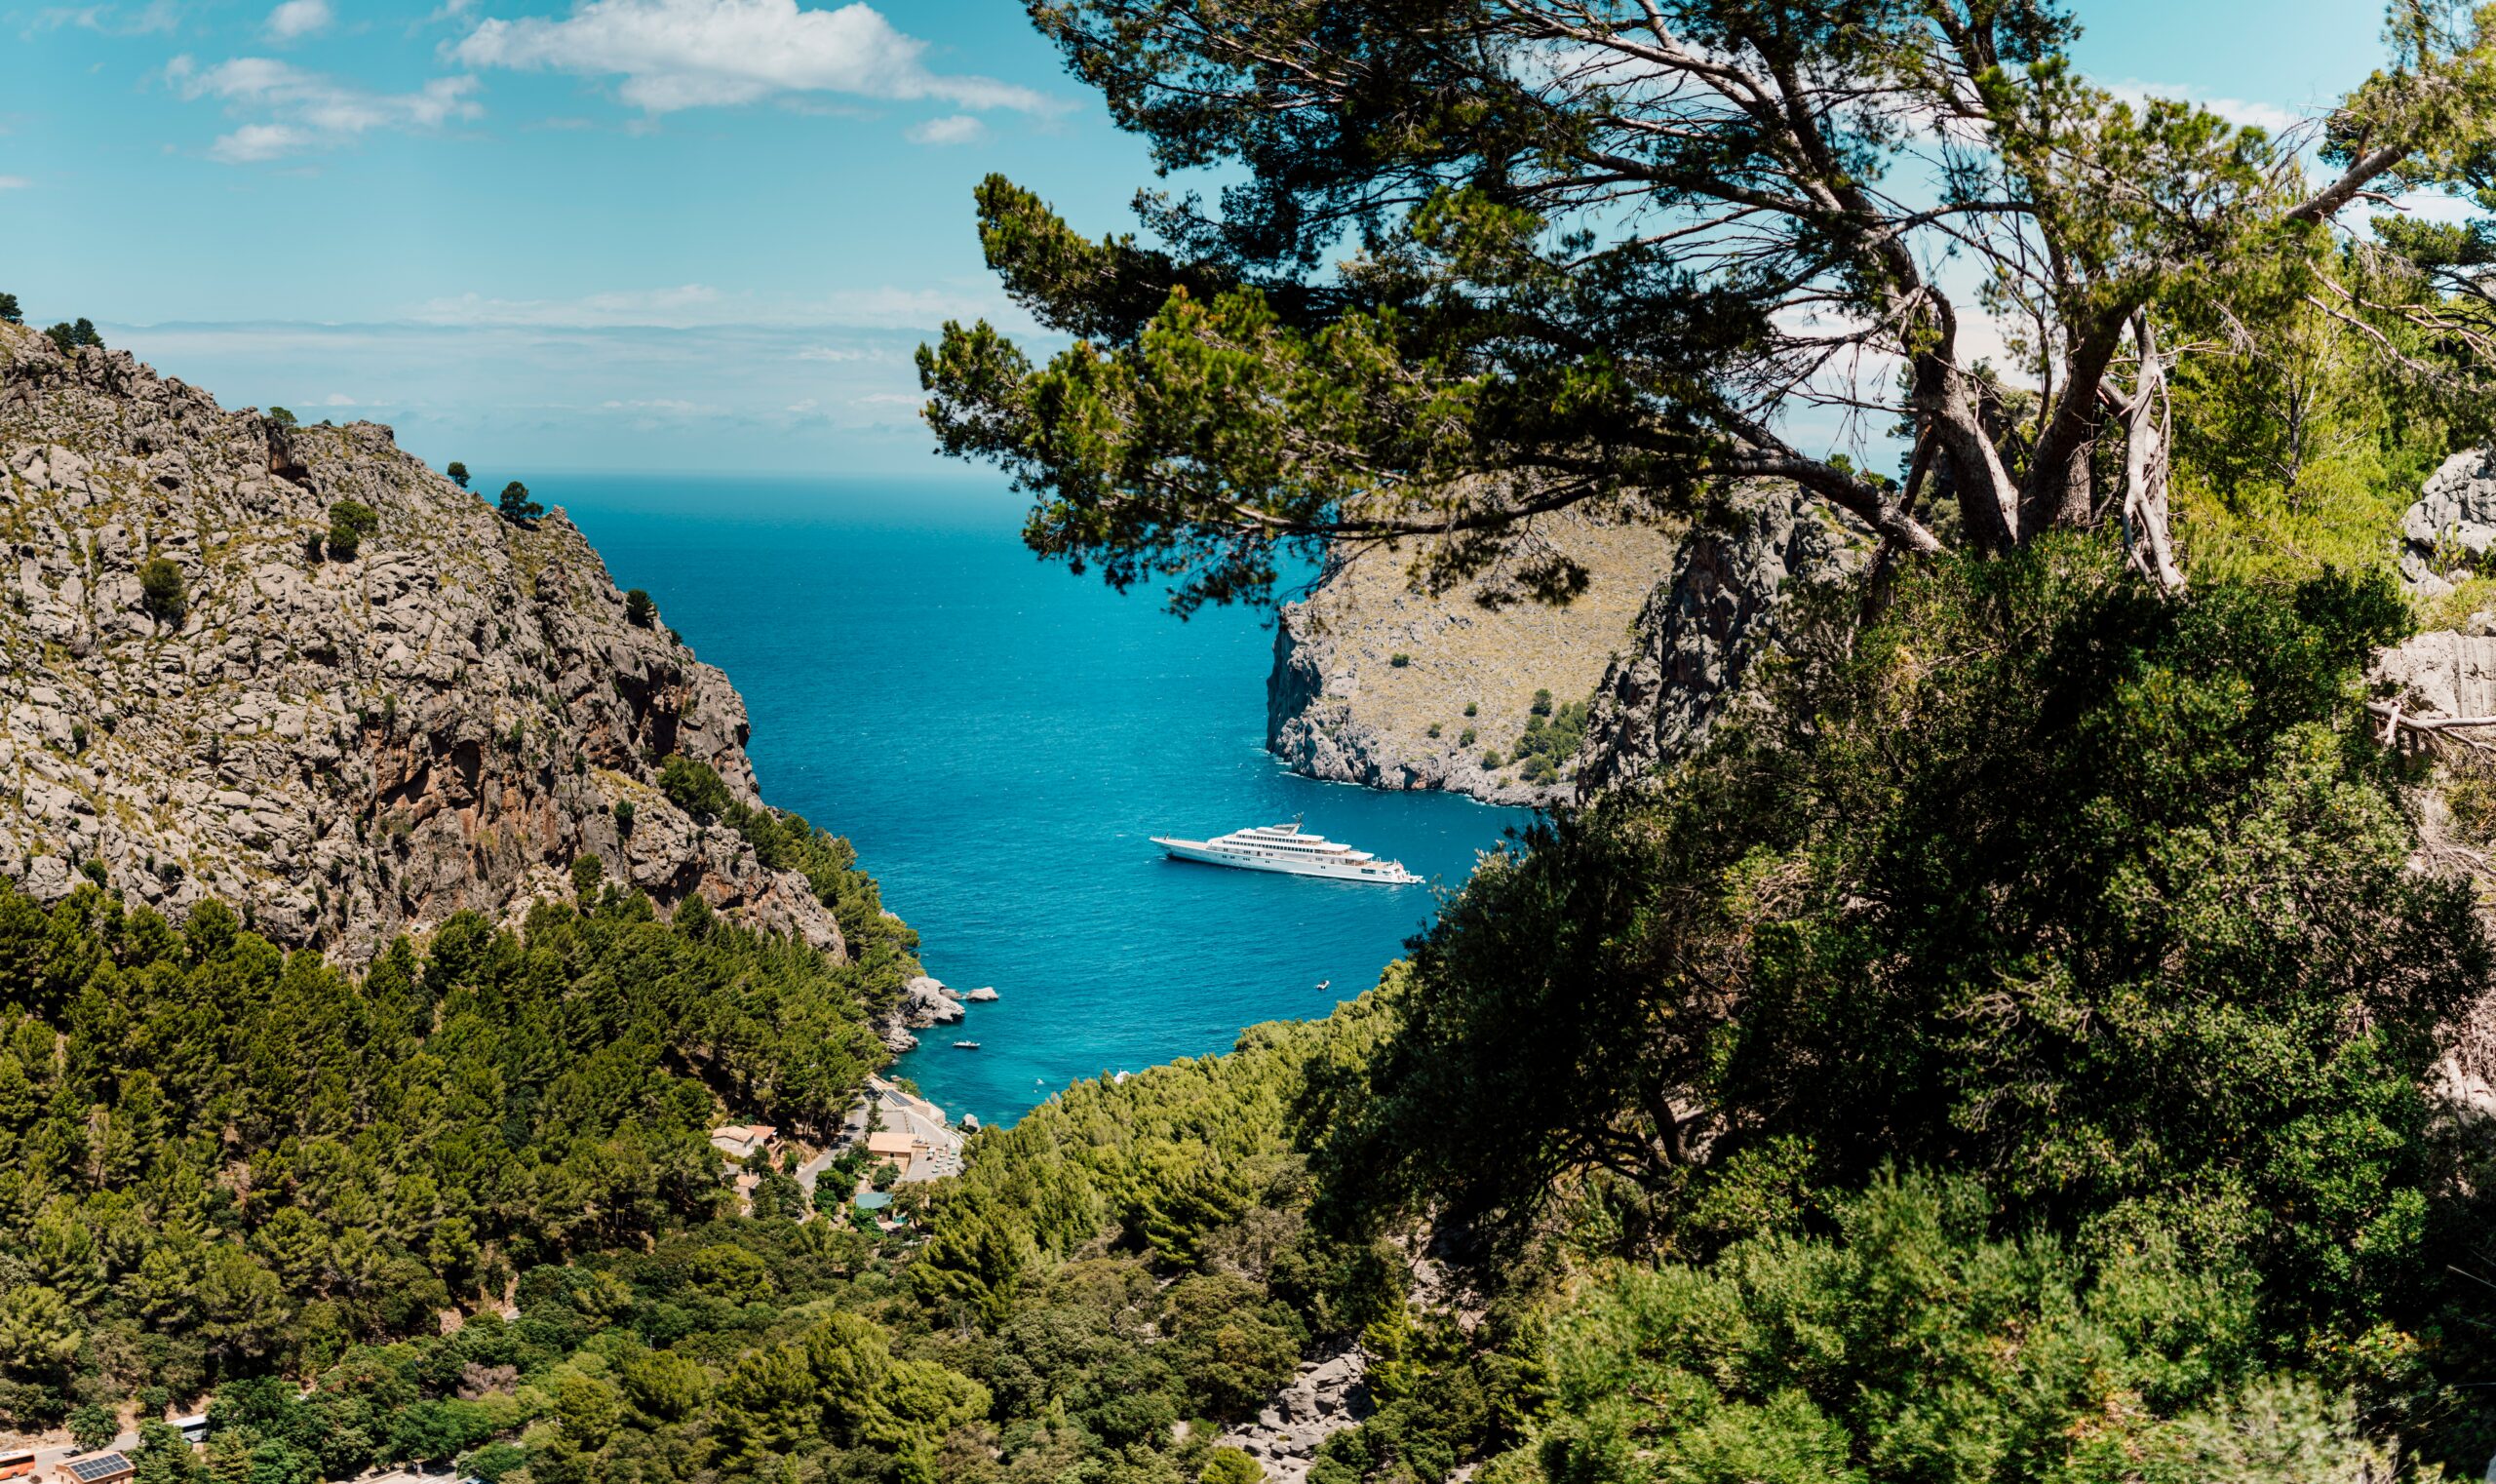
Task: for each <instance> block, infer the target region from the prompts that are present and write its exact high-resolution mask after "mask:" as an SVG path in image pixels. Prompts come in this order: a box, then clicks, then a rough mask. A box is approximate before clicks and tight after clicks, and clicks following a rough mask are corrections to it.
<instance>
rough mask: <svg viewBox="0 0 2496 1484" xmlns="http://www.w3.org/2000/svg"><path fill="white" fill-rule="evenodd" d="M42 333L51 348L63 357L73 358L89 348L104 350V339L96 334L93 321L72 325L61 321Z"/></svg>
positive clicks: (83, 320) (78, 321) (82, 321)
mask: <svg viewBox="0 0 2496 1484" xmlns="http://www.w3.org/2000/svg"><path fill="white" fill-rule="evenodd" d="M43 333H44V338H45V339H48V340H50V341H51V342H52V344H53V348H54V349H56V350H58V351H59V352H60V353H61V354H62V355H64V356H74V355H76V354H77V353H78V352H80V351H81V350H85V349H87V348H88V347H90V346H93V347H94V348H95V349H97V350H101V349H103V348H104V337H103V336H102V335H100V334H98V333H97V332H96V324H95V321H93V320H89V319H85V318H81V319H79V320H77V321H76V322H74V323H72V322H68V321H63V322H62V323H60V324H58V325H55V326H53V327H52V328H51V329H49V330H47V331H45V332H43Z"/></svg>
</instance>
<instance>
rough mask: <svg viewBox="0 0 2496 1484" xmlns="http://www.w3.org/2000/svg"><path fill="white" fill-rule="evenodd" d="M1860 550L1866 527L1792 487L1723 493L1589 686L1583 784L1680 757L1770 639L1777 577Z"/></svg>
mask: <svg viewBox="0 0 2496 1484" xmlns="http://www.w3.org/2000/svg"><path fill="white" fill-rule="evenodd" d="M1869 551H1870V539H1869V533H1868V532H1866V531H1864V530H1862V529H1861V528H1859V527H1855V526H1854V525H1852V523H1851V522H1848V521H1846V520H1844V519H1842V518H1841V517H1839V516H1837V515H1836V514H1834V513H1833V512H1832V511H1831V510H1830V509H1829V507H1828V506H1827V504H1826V503H1825V502H1823V501H1821V500H1818V499H1816V498H1814V497H1813V496H1812V495H1809V494H1806V493H1805V492H1803V491H1802V490H1800V489H1798V488H1794V487H1792V486H1787V485H1768V484H1763V485H1753V486H1745V487H1741V488H1735V489H1732V490H1729V491H1727V492H1726V493H1725V495H1724V496H1723V497H1722V498H1720V499H1719V500H1718V501H1717V502H1716V504H1715V505H1714V506H1713V507H1712V508H1711V509H1710V510H1709V512H1708V514H1707V515H1706V516H1705V517H1704V518H1703V519H1701V520H1700V521H1699V522H1698V523H1697V524H1696V526H1695V527H1693V528H1692V530H1691V531H1690V533H1689V535H1688V536H1686V537H1685V538H1684V539H1683V541H1682V543H1681V547H1680V549H1679V550H1678V551H1677V552H1675V553H1674V556H1673V561H1672V567H1671V570H1672V572H1673V578H1672V580H1671V581H1670V582H1668V583H1665V584H1662V585H1660V586H1658V587H1657V588H1656V590H1655V591H1654V593H1653V594H1652V595H1651V596H1650V597H1649V599H1648V601H1647V604H1646V605H1645V607H1644V608H1642V609H1641V610H1640V612H1639V614H1638V619H1637V622H1636V624H1635V626H1634V635H1635V642H1634V644H1631V645H1630V647H1629V648H1628V649H1627V650H1626V651H1625V652H1624V653H1622V654H1621V655H1620V656H1618V658H1617V659H1615V660H1614V662H1613V664H1612V666H1611V668H1610V669H1608V670H1607V671H1606V672H1605V673H1604V677H1603V680H1602V683H1599V684H1598V685H1597V686H1596V687H1595V692H1594V702H1593V705H1592V707H1591V708H1590V710H1589V713H1588V716H1587V720H1586V736H1585V742H1584V745H1583V748H1582V750H1581V751H1580V752H1579V755H1578V767H1577V779H1578V787H1579V790H1580V791H1586V792H1591V791H1593V790H1596V789H1604V788H1610V787H1612V786H1614V785H1615V784H1618V783H1619V782H1621V781H1623V780H1625V779H1628V778H1633V777H1636V776H1638V775H1640V774H1642V773H1646V772H1649V771H1651V770H1653V769H1655V768H1657V767H1658V766H1663V765H1667V764H1669V763H1670V762H1673V761H1675V760H1676V759H1679V758H1682V757H1685V756H1688V755H1689V753H1690V752H1691V751H1693V750H1694V749H1695V748H1696V747H1697V745H1698V744H1699V743H1700V742H1701V741H1703V740H1705V738H1706V736H1707V733H1708V731H1709V729H1710V728H1711V727H1712V726H1713V725H1714V724H1715V722H1716V720H1717V719H1718V718H1719V717H1720V716H1721V715H1722V714H1723V713H1724V710H1725V708H1726V706H1727V705H1728V704H1730V703H1732V702H1733V701H1734V700H1735V698H1737V697H1738V696H1739V695H1740V694H1741V688H1742V684H1743V681H1744V679H1745V677H1746V676H1747V675H1748V674H1749V671H1750V667H1751V665H1752V663H1753V662H1754V661H1755V660H1757V659H1758V658H1759V656H1760V655H1761V654H1763V653H1765V652H1767V651H1768V650H1769V649H1770V648H1772V647H1773V646H1774V645H1775V644H1776V643H1777V642H1778V639H1779V631H1778V626H1777V608H1778V599H1779V597H1780V595H1781V594H1782V593H1783V592H1784V590H1785V586H1786V584H1787V583H1789V582H1794V581H1805V582H1828V581H1834V580H1837V579H1840V578H1844V577H1847V576H1850V575H1852V574H1853V573H1855V572H1857V571H1859V570H1860V569H1861V567H1862V564H1863V561H1864V559H1865V557H1866V555H1867V554H1868V553H1869Z"/></svg>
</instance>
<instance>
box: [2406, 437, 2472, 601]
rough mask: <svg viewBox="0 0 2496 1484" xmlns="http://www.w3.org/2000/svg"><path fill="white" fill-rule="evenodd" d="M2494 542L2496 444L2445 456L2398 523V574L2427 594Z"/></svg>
mask: <svg viewBox="0 0 2496 1484" xmlns="http://www.w3.org/2000/svg"><path fill="white" fill-rule="evenodd" d="M2491 546H2496V449H2464V450H2463V451H2461V452H2459V453H2456V454H2454V455H2453V456H2452V457H2450V458H2448V459H2445V460H2444V462H2443V466H2442V467H2441V468H2439V469H2437V471H2436V472H2435V473H2434V474H2432V475H2430V476H2429V477H2428V479H2427V483H2426V485H2425V486H2424V487H2422V488H2420V490H2419V492H2418V502H2417V503H2416V504H2414V505H2412V506H2410V507H2409V513H2408V514H2407V515H2406V516H2404V517H2403V518H2402V520H2401V523H2400V575H2401V578H2402V579H2403V580H2404V581H2406V582H2407V583H2408V584H2409V585H2410V586H2411V587H2414V588H2418V589H2421V590H2423V591H2425V592H2427V593H2428V594H2430V595H2431V596H2433V595H2437V594H2441V593H2445V592H2449V591H2451V589H2452V586H2453V581H2452V579H2453V577H2454V576H2455V575H2456V574H2457V573H2459V572H2462V571H2466V569H2467V568H2469V567H2470V566H2473V565H2474V564H2475V562H2476V559H2478V558H2481V557H2484V556H2485V555H2486V554H2487V551H2488V548H2489V547H2491Z"/></svg>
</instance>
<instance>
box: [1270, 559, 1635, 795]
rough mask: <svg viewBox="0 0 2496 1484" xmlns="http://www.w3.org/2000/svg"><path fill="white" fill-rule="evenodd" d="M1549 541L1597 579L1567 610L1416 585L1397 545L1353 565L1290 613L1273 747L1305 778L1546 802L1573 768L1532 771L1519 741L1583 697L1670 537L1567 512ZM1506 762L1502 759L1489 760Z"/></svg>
mask: <svg viewBox="0 0 2496 1484" xmlns="http://www.w3.org/2000/svg"><path fill="white" fill-rule="evenodd" d="M1538 534H1540V536H1541V537H1542V539H1544V540H1545V541H1547V542H1548V543H1549V544H1550V545H1551V546H1552V547H1554V548H1556V549H1558V550H1559V551H1561V552H1564V553H1566V554H1567V555H1568V556H1570V557H1572V558H1574V559H1575V560H1576V561H1578V562H1579V563H1580V564H1582V565H1583V566H1585V568H1586V570H1587V572H1588V574H1589V576H1590V577H1591V579H1592V582H1591V585H1590V586H1589V587H1588V588H1587V590H1586V591H1585V593H1584V594H1583V595H1581V596H1580V597H1579V598H1578V599H1577V600H1576V601H1575V602H1573V603H1571V604H1568V605H1565V606H1556V607H1555V606H1552V605H1546V604H1540V603H1536V602H1532V601H1530V600H1525V599H1522V598H1520V597H1519V596H1518V595H1516V594H1514V593H1513V592H1510V591H1508V590H1507V589H1506V588H1504V587H1503V586H1501V584H1500V583H1499V582H1498V580H1497V579H1496V578H1493V579H1488V580H1485V581H1477V582H1474V583H1470V584H1466V585H1464V586H1462V587H1459V588H1457V589H1454V590H1452V591H1450V592H1447V593H1445V594H1441V595H1435V596H1434V595H1430V594H1425V593H1420V592H1416V591H1415V590H1414V587H1413V583H1412V580H1411V577H1410V574H1409V573H1408V571H1407V570H1406V568H1405V566H1404V564H1403V563H1402V562H1401V561H1400V560H1398V554H1397V553H1395V552H1392V551H1384V550H1382V551H1374V552H1370V553H1366V554H1364V555H1362V556H1360V557H1358V558H1355V559H1353V560H1351V561H1348V562H1346V563H1345V564H1344V565H1343V566H1341V567H1340V568H1338V569H1337V570H1336V571H1335V572H1334V573H1333V574H1332V575H1331V576H1330V577H1329V578H1328V579H1327V580H1326V581H1325V582H1324V583H1322V584H1320V585H1319V587H1318V588H1317V589H1316V591H1314V592H1312V593H1311V594H1310V595H1309V596H1308V598H1307V599H1306V600H1305V601H1303V602H1300V603H1295V604H1289V605H1285V606H1284V608H1283V609H1282V612H1281V614H1280V616H1279V622H1278V623H1277V625H1276V633H1275V636H1274V664H1273V669H1272V671H1271V672H1270V674H1269V675H1268V676H1267V682H1266V745H1267V749H1268V750H1269V751H1271V752H1272V753H1273V754H1274V755H1275V756H1276V757H1279V758H1281V759H1282V760H1283V762H1285V763H1286V764H1288V765H1289V766H1290V767H1291V769H1292V770H1293V771H1294V772H1297V773H1301V774H1304V775H1306V776H1307V777H1311V778H1322V779H1326V780H1329V781H1331V782H1337V783H1357V784H1364V785H1367V786H1368V787H1371V788H1381V789H1445V790H1448V791H1450V792H1453V793H1462V794H1469V795H1471V796H1472V797H1474V798H1476V799H1479V800H1482V801H1486V802H1490V803H1503V804H1527V805H1535V806H1541V805H1548V804H1551V803H1555V802H1558V801H1562V800H1564V799H1567V798H1570V797H1572V796H1573V795H1574V792H1575V782H1574V773H1573V771H1572V769H1571V767H1570V766H1568V765H1566V764H1564V765H1563V766H1562V767H1561V769H1560V772H1559V776H1558V777H1556V778H1553V779H1550V780H1548V781H1543V782H1537V781H1534V780H1532V779H1529V778H1528V777H1526V776H1525V772H1524V769H1523V768H1522V766H1521V765H1520V760H1518V758H1517V757H1516V744H1517V741H1518V739H1519V737H1520V736H1521V735H1523V734H1524V732H1525V731H1526V728H1527V725H1528V722H1529V721H1530V720H1532V719H1533V717H1534V705H1535V696H1536V692H1538V691H1548V692H1549V693H1550V694H1551V696H1552V697H1553V698H1554V709H1555V711H1556V709H1557V707H1558V706H1560V705H1565V704H1568V703H1579V704H1582V703H1583V702H1584V701H1585V700H1586V697H1587V695H1588V694H1589V692H1591V691H1592V690H1593V689H1594V688H1595V685H1596V683H1597V682H1599V681H1600V680H1602V679H1603V677H1604V675H1605V673H1606V672H1607V670H1608V669H1609V668H1610V667H1611V665H1612V663H1613V660H1614V657H1615V656H1616V654H1618V653H1620V652H1623V651H1625V650H1627V649H1628V648H1629V647H1630V646H1631V644H1632V635H1631V624H1632V622H1633V620H1635V619H1636V617H1637V616H1638V613H1639V610H1640V608H1641V606H1642V605H1644V604H1645V603H1646V602H1647V598H1648V594H1649V592H1650V591H1651V590H1652V589H1653V588H1654V587H1655V586H1656V583H1657V577H1658V576H1659V574H1662V573H1665V572H1668V571H1670V570H1671V567H1670V566H1669V563H1670V561H1671V556H1672V550H1673V539H1674V538H1673V536H1672V534H1671V533H1670V532H1667V531H1662V530H1658V529H1657V528H1656V527H1653V526H1644V525H1608V524H1602V523H1598V522H1594V521H1590V520H1582V519H1578V518H1567V519H1560V520H1553V521H1548V522H1545V523H1543V524H1542V525H1541V526H1540V527H1539V528H1538ZM1491 758H1496V759H1497V760H1498V761H1497V762H1487V761H1486V759H1491Z"/></svg>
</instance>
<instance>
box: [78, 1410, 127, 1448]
mask: <svg viewBox="0 0 2496 1484" xmlns="http://www.w3.org/2000/svg"><path fill="white" fill-rule="evenodd" d="M120 1432H121V1419H119V1418H117V1417H115V1416H113V1413H112V1409H111V1408H109V1407H102V1406H98V1405H97V1404H96V1403H94V1402H92V1401H91V1402H88V1403H86V1404H84V1405H83V1406H79V1407H77V1408H74V1409H72V1410H71V1412H70V1414H69V1439H70V1441H71V1442H74V1443H76V1444H77V1445H78V1448H79V1451H81V1452H83V1453H93V1452H95V1451H96V1450H97V1449H98V1448H101V1447H103V1446H105V1445H106V1444H108V1443H110V1442H111V1441H112V1440H113V1439H114V1437H116V1436H117V1435H119V1433H120Z"/></svg>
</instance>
